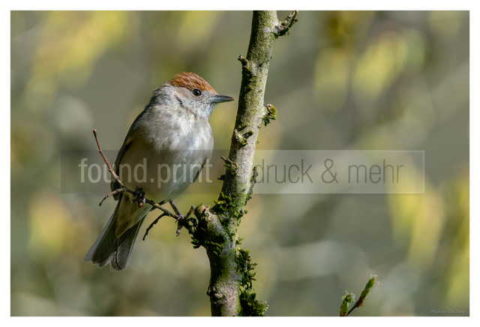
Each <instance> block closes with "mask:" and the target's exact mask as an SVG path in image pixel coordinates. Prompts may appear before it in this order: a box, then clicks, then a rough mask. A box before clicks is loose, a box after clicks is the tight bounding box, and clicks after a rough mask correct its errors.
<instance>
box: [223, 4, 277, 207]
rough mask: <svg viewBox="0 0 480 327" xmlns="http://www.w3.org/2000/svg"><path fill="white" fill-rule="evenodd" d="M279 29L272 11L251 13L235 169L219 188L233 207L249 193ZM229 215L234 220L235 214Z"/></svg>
mask: <svg viewBox="0 0 480 327" xmlns="http://www.w3.org/2000/svg"><path fill="white" fill-rule="evenodd" d="M278 25H279V22H278V19H277V14H276V12H275V11H256V12H254V13H253V19H252V31H251V35H250V44H249V46H248V52H247V57H246V58H244V57H242V56H241V57H240V58H239V60H240V62H241V63H242V84H241V89H240V96H239V102H238V112H237V118H236V121H235V129H234V131H233V135H232V143H231V146H230V153H229V160H230V161H231V162H232V163H233V164H235V165H236V166H237V167H238V169H237V170H236V171H235V172H232V171H230V172H227V174H226V175H225V179H224V182H223V187H222V194H223V196H228V197H230V198H232V199H233V200H234V201H235V202H236V203H235V207H242V206H244V205H245V204H246V202H247V199H248V193H249V190H250V189H251V185H250V183H251V176H252V173H253V156H254V154H255V148H256V143H257V138H258V133H259V129H260V126H261V123H262V119H263V117H264V116H265V114H266V110H265V107H264V96H265V88H266V85H267V78H268V69H269V65H270V59H271V57H272V50H273V43H274V41H275V38H276V34H275V31H276V29H277V26H278ZM246 134H247V135H249V137H248V138H245V137H244V135H246ZM233 209H234V208H233ZM229 214H230V216H235V214H238V213H236V212H229Z"/></svg>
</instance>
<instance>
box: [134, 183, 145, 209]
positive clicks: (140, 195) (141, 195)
mask: <svg viewBox="0 0 480 327" xmlns="http://www.w3.org/2000/svg"><path fill="white" fill-rule="evenodd" d="M133 201H134V202H136V203H137V204H138V207H139V208H141V207H143V206H144V205H145V202H146V198H145V192H144V191H143V189H142V188H141V187H137V188H136V189H135V192H134V193H133Z"/></svg>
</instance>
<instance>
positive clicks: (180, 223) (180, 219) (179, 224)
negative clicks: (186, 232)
mask: <svg viewBox="0 0 480 327" xmlns="http://www.w3.org/2000/svg"><path fill="white" fill-rule="evenodd" d="M168 203H170V206H171V207H172V209H173V211H174V212H175V214H176V215H177V217H178V218H177V236H178V235H180V229H182V227H183V223H184V220H185V217H184V216H183V215H182V213H181V212H180V210H178V207H177V205H176V204H175V202H173V200H168Z"/></svg>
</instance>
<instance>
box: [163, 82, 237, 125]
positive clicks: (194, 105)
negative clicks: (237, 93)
mask: <svg viewBox="0 0 480 327" xmlns="http://www.w3.org/2000/svg"><path fill="white" fill-rule="evenodd" d="M166 85H167V87H168V88H169V92H168V93H169V97H170V99H169V100H170V101H171V102H173V103H175V104H176V105H177V106H178V107H179V108H183V109H185V110H187V111H190V112H192V113H193V114H195V115H199V116H201V117H208V116H209V115H210V114H211V112H212V110H213V108H214V107H215V105H216V104H218V103H221V102H227V101H233V98H232V97H230V96H227V95H220V94H218V93H217V91H215V89H214V88H213V87H212V86H211V85H210V84H209V83H208V82H207V81H206V80H205V79H203V78H202V77H200V76H199V75H197V74H195V73H180V74H177V75H175V76H174V77H173V79H172V80H170V81H169V82H168V83H167V84H166Z"/></svg>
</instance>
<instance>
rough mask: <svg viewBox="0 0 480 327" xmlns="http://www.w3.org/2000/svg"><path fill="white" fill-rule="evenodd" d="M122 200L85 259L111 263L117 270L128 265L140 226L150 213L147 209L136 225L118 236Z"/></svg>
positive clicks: (98, 262) (101, 263)
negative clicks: (117, 224)
mask: <svg viewBox="0 0 480 327" xmlns="http://www.w3.org/2000/svg"><path fill="white" fill-rule="evenodd" d="M120 202H121V199H119V200H118V202H117V207H116V208H115V211H114V213H113V215H112V216H111V217H110V219H109V220H108V223H107V224H106V225H105V227H104V228H103V230H102V232H101V234H100V236H99V237H98V239H97V240H96V241H95V243H94V244H93V245H92V247H91V248H90V250H88V253H87V255H86V256H85V260H87V261H92V262H93V263H96V264H98V265H99V266H100V267H102V266H105V265H106V264H108V263H110V264H111V266H112V268H114V269H116V270H122V269H124V268H125V267H126V265H127V261H128V257H129V256H130V253H131V252H132V248H133V245H134V244H135V239H136V238H137V234H138V231H139V230H140V226H141V225H142V222H143V221H144V220H145V219H144V218H145V216H146V215H147V213H148V211H147V212H146V213H145V215H144V216H143V217H141V219H139V220H138V222H137V223H136V224H135V225H133V226H132V227H130V228H129V229H128V230H126V231H125V232H124V233H123V234H122V235H121V236H120V237H117V236H116V235H115V223H116V221H117V215H118V211H119V206H120Z"/></svg>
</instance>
